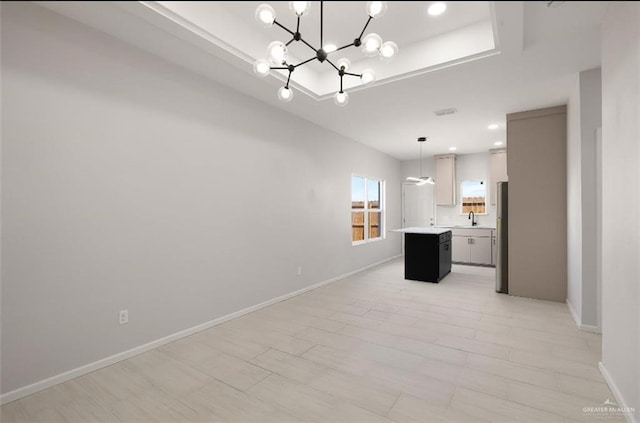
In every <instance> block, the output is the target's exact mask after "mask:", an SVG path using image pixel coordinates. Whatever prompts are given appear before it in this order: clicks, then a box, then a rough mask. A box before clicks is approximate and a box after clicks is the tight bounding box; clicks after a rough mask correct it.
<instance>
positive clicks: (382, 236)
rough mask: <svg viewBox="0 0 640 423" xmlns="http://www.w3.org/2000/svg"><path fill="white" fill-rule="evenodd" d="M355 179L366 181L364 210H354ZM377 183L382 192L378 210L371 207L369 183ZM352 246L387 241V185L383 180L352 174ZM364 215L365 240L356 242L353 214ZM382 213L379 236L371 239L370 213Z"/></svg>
mask: <svg viewBox="0 0 640 423" xmlns="http://www.w3.org/2000/svg"><path fill="white" fill-rule="evenodd" d="M353 178H362V179H363V180H364V199H363V203H364V204H363V206H364V207H363V208H354V207H353ZM370 181H375V182H377V183H378V188H379V190H380V198H379V200H378V207H377V208H370V207H369V182H370ZM350 191H351V206H352V207H351V216H350V217H351V222H352V223H351V245H352V246H355V245H363V244H368V243H371V242H378V241H382V240H384V239H386V207H385V206H386V203H385V201H386V183H385V180H384V179H382V178H376V177H371V176H364V175H361V174H357V173H352V174H351V188H350ZM356 212H358V213H364V229H363V232H364V238H363V239H362V240H358V241H354V240H353V213H356ZM371 212H374V213H376V212H377V213H380V219H379V229H378V231H379V236H377V237H375V238H370V237H369V213H371Z"/></svg>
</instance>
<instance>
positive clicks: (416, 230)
mask: <svg viewBox="0 0 640 423" xmlns="http://www.w3.org/2000/svg"><path fill="white" fill-rule="evenodd" d="M449 231H451V228H433V227H430V228H421V227H414V228H402V229H394V230H392V231H391V232H403V233H408V234H431V235H440V234H443V233H445V232H449Z"/></svg>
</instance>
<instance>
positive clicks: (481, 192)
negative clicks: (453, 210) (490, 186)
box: [460, 181, 487, 214]
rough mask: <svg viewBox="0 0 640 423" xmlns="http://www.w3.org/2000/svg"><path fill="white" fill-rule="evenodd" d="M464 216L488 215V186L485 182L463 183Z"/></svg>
mask: <svg viewBox="0 0 640 423" xmlns="http://www.w3.org/2000/svg"><path fill="white" fill-rule="evenodd" d="M461 188H462V190H461V191H462V201H461V202H460V203H461V204H462V214H468V213H469V212H471V211H472V212H474V213H475V214H486V213H487V186H486V185H485V184H484V181H462V184H461Z"/></svg>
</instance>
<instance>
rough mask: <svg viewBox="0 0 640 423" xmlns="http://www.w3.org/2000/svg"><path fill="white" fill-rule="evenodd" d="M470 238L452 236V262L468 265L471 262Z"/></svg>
mask: <svg viewBox="0 0 640 423" xmlns="http://www.w3.org/2000/svg"><path fill="white" fill-rule="evenodd" d="M469 258H470V256H469V237H468V236H452V237H451V261H455V262H460V263H468V262H469Z"/></svg>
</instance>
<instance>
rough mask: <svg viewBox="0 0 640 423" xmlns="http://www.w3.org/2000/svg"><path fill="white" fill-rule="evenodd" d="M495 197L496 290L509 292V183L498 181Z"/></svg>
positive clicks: (504, 292)
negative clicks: (496, 196)
mask: <svg viewBox="0 0 640 423" xmlns="http://www.w3.org/2000/svg"><path fill="white" fill-rule="evenodd" d="M497 195H498V198H497V199H496V200H497V201H496V205H497V207H496V216H497V217H496V231H497V234H496V247H497V248H498V254H497V258H496V292H501V293H503V294H508V293H509V183H508V182H498V189H497Z"/></svg>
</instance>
